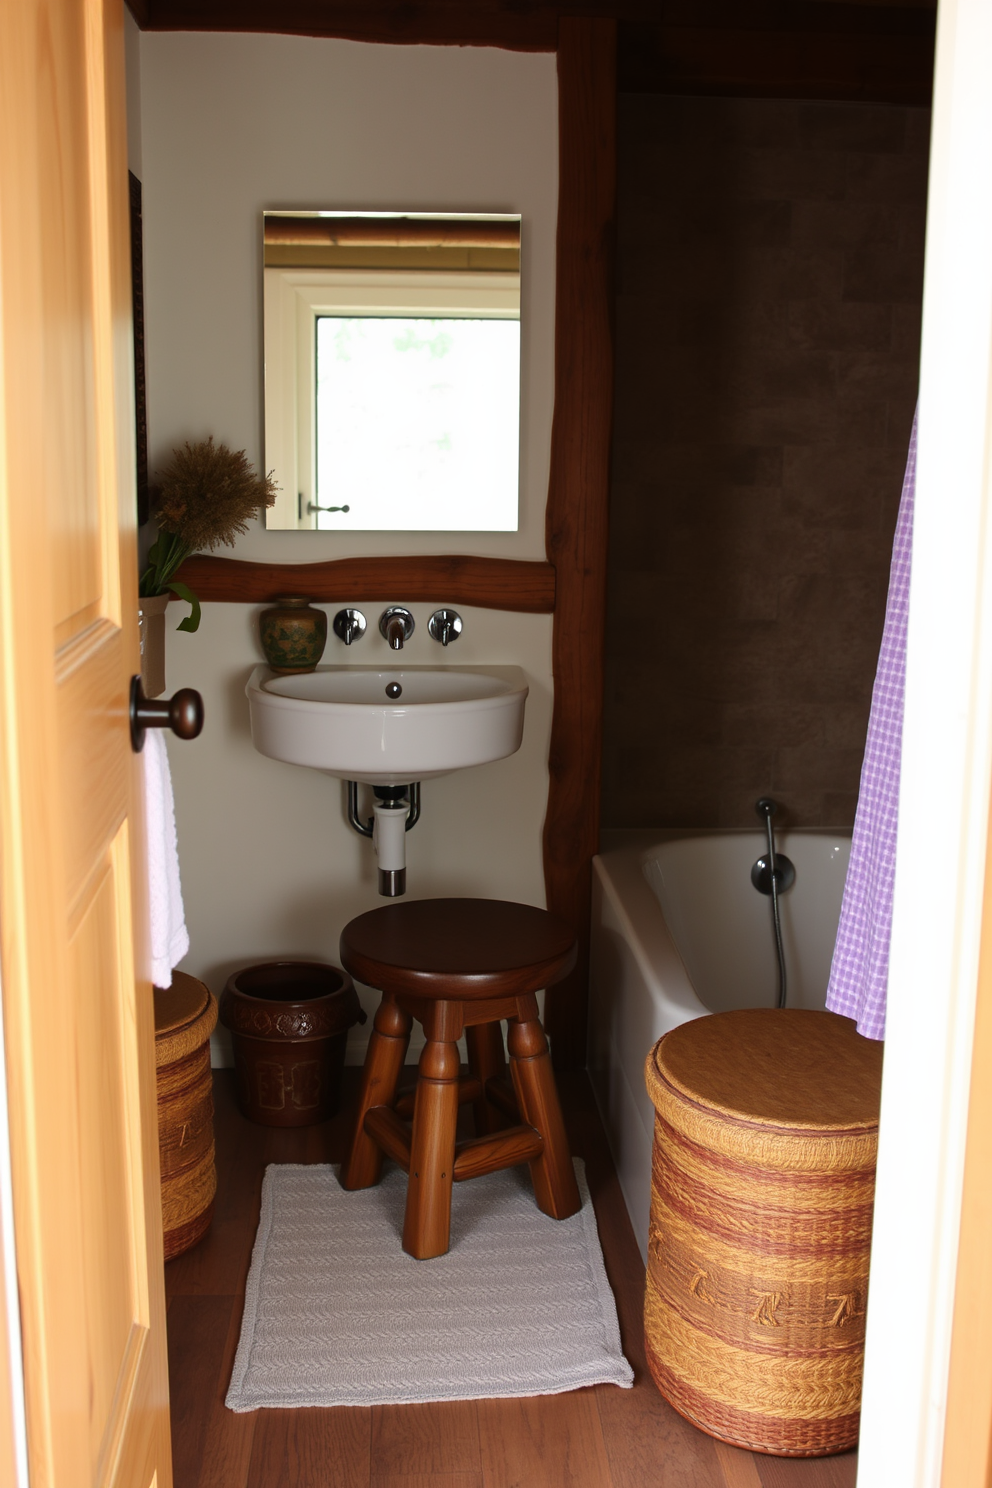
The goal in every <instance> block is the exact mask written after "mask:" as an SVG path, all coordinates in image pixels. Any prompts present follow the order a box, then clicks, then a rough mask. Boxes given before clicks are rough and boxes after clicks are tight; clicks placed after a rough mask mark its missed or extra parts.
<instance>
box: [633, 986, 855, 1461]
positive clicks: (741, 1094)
mask: <svg viewBox="0 0 992 1488" xmlns="http://www.w3.org/2000/svg"><path fill="white" fill-rule="evenodd" d="M881 1073H882V1045H881V1044H880V1043H875V1042H873V1041H872V1040H871V1039H866V1038H861V1036H860V1035H859V1034H858V1033H856V1032H855V1028H854V1024H853V1023H852V1022H850V1020H849V1019H847V1018H839V1017H837V1016H836V1014H834V1013H816V1012H808V1011H805V1010H803V1009H801V1008H782V1009H775V1008H750V1009H747V1010H742V1011H739V1012H732V1013H716V1014H715V1015H714V1016H713V1017H709V1018H697V1019H696V1020H695V1021H694V1022H691V1023H683V1024H682V1025H681V1026H680V1027H678V1028H675V1029H673V1031H672V1032H671V1033H667V1034H666V1035H665V1037H664V1038H663V1039H661V1040H660V1042H659V1043H657V1044H656V1045H655V1047H654V1048H653V1049H652V1050H651V1053H650V1055H649V1056H648V1061H647V1071H646V1074H647V1086H648V1093H649V1095H650V1096H651V1100H652V1101H653V1103H654V1107H655V1111H656V1112H657V1119H656V1122H655V1146H654V1161H653V1164H652V1169H653V1171H652V1189H651V1229H650V1236H649V1241H648V1274H647V1288H646V1292H645V1301H644V1335H645V1345H646V1349H647V1362H648V1368H649V1369H650V1371H651V1374H652V1375H653V1377H654V1381H655V1383H656V1385H657V1386H658V1388H659V1390H660V1391H661V1393H662V1394H663V1395H664V1396H665V1398H666V1399H667V1400H668V1401H669V1402H670V1404H672V1405H674V1407H675V1409H676V1410H677V1411H680V1412H681V1413H682V1415H684V1416H686V1417H688V1419H689V1420H690V1421H692V1422H693V1423H694V1425H696V1426H700V1427H702V1429H703V1430H704V1431H708V1432H709V1433H710V1435H711V1436H715V1437H718V1438H719V1439H720V1440H721V1441H725V1442H731V1443H732V1444H733V1445H734V1446H736V1447H745V1448H747V1449H748V1450H750V1451H752V1452H771V1453H774V1454H776V1455H778V1456H784V1457H819V1456H827V1455H828V1454H830V1453H832V1452H846V1451H848V1450H850V1448H851V1447H853V1446H854V1445H855V1444H856V1442H857V1439H858V1412H859V1408H860V1402H861V1367H862V1356H863V1352H864V1332H865V1304H866V1296H867V1290H868V1255H869V1248H870V1244H871V1216H872V1200H873V1196H874V1190H875V1150H876V1144H877V1137H878V1108H879V1092H880V1086H881Z"/></svg>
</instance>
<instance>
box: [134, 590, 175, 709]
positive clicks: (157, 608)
mask: <svg viewBox="0 0 992 1488" xmlns="http://www.w3.org/2000/svg"><path fill="white" fill-rule="evenodd" d="M171 598H172V596H171V595H170V594H152V595H148V596H145V597H144V598H141V599H139V600H138V636H139V639H140V643H141V687H142V691H143V692H144V694H145V697H148V698H153V697H159V696H160V695H161V694H162V693H163V692H164V691H165V607H166V605H167V604H168V603H169V600H170V599H171Z"/></svg>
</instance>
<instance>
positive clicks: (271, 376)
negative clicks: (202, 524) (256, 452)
mask: <svg viewBox="0 0 992 1488" xmlns="http://www.w3.org/2000/svg"><path fill="white" fill-rule="evenodd" d="M263 285H264V287H263V294H264V332H265V469H266V470H267V471H273V472H274V475H275V480H276V483H277V484H278V486H279V492H278V495H277V496H276V500H275V503H274V505H273V506H272V507H270V508H269V511H268V512H267V513H266V525H267V526H269V527H277V528H281V529H283V530H285V529H287V528H299V529H303V530H307V531H309V530H313V529H315V528H316V523H317V514H316V513H315V512H308V511H307V505H308V503H311V502H312V503H315V502H316V499H317V497H316V491H317V440H316V437H315V434H316V430H315V417H314V415H315V409H316V379H317V320H318V317H320V316H322V315H349V316H350V315H369V316H382V315H394V316H397V317H402V316H418V317H432V318H433V317H436V318H444V319H449V320H450V319H459V318H461V319H466V320H468V319H471V320H519V319H520V275H519V274H507V273H472V272H465V271H460V270H459V271H454V272H439V271H437V270H421V271H417V270H405V271H402V272H393V271H391V270H387V271H383V270H381V269H380V270H355V269H282V268H267V269H265V270H264V274H263ZM518 521H519V490H518ZM350 530H354V529H350ZM514 530H516V526H515V527H514Z"/></svg>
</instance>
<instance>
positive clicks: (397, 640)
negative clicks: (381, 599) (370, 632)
mask: <svg viewBox="0 0 992 1488" xmlns="http://www.w3.org/2000/svg"><path fill="white" fill-rule="evenodd" d="M413 631H414V621H413V616H412V615H411V614H410V611H409V610H408V609H405V608H404V606H403V605H390V606H389V609H388V610H383V612H382V614H381V615H380V616H379V634H380V635H381V636H382V638H383V639H384V640H385V642H386V644H387V645H388V646H389V649H390V651H402V650H403V644H404V642H405V641H408V640H409V639H410V637H411V636H412V635H413Z"/></svg>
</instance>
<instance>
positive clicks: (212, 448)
mask: <svg viewBox="0 0 992 1488" xmlns="http://www.w3.org/2000/svg"><path fill="white" fill-rule="evenodd" d="M276 489H277V488H276V484H275V482H274V481H273V479H272V476H271V475H266V476H261V475H257V474H256V473H255V471H254V469H253V468H252V466H251V464H250V463H249V461H248V458H247V456H246V455H245V452H244V450H231V449H228V447H227V445H226V444H214V441H213V437H212V436H211V437H210V438H209V439H199V440H197V441H196V442H195V443H193V444H191V443H189V442H188V441H187V442H186V444H184V445H182V446H181V447H180V448H178V449H175V450H173V452H172V459H171V461H170V462H169V464H168V465H167V466H166V468H165V470H164V471H163V472H162V475H161V479H160V483H159V487H158V489H157V491H156V492H155V493H154V497H153V507H152V510H153V513H154V516H155V519H156V521H157V523H158V529H159V533H158V537H157V538H156V540H155V542H154V543H153V544H152V546H151V547H150V548H149V550H148V562H147V565H146V567H145V570H144V572H143V573H142V575H141V578H140V580H139V583H138V593H139V594H140V595H143V596H146V597H148V596H151V595H154V594H165V593H167V592H171V593H173V594H177V595H178V596H179V598H180V599H185V600H186V601H187V602H188V603H189V604H190V605H191V606H192V611H191V613H190V614H189V615H187V617H186V619H185V620H183V622H182V624H181V625H180V626H179V629H180V630H196V628H197V626H198V625H199V623H200V604H199V601H198V599H197V598H196V595H195V594H194V593H193V591H192V590H191V589H190V588H189V586H188V585H187V584H181V583H178V582H176V580H175V579H174V578H173V575H174V574H175V572H176V570H177V569H178V568H179V566H180V564H182V563H183V562H184V561H185V560H186V559H187V558H188V557H189V556H190V554H191V553H197V552H199V551H201V550H202V549H203V548H207V549H212V548H215V547H216V546H217V545H218V543H226V545H227V546H228V547H233V546H234V541H235V538H236V537H237V536H238V534H239V533H242V532H247V531H248V521H249V518H251V517H254V516H257V515H258V513H259V512H260V511H264V510H265V508H266V507H268V506H271V505H272V503H273V501H275V499H276Z"/></svg>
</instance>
